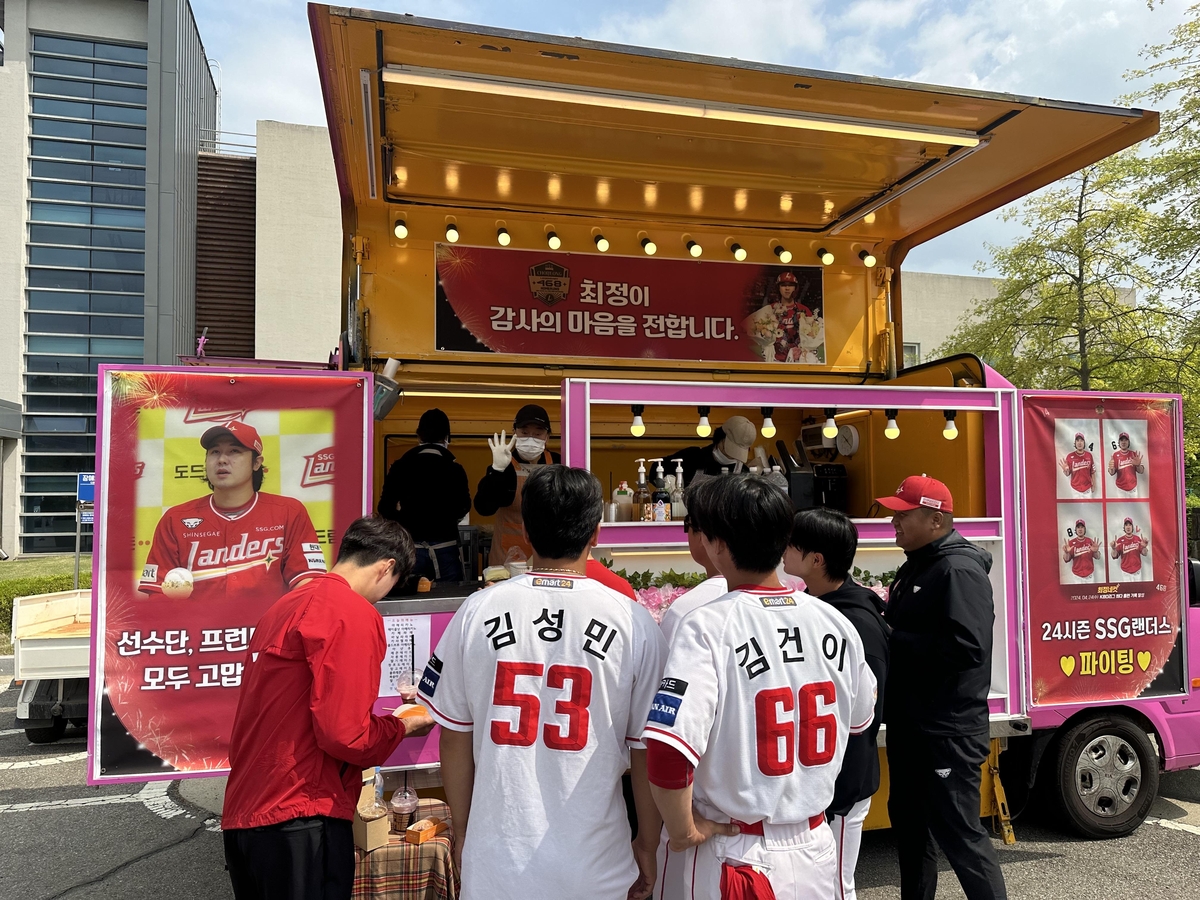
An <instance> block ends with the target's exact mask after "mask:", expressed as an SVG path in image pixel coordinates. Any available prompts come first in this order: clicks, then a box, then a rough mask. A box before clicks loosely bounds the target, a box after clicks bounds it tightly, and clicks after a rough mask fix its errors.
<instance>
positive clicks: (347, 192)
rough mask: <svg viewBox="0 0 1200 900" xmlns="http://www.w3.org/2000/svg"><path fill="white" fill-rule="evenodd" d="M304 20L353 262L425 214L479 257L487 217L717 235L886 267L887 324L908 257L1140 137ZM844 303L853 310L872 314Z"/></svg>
mask: <svg viewBox="0 0 1200 900" xmlns="http://www.w3.org/2000/svg"><path fill="white" fill-rule="evenodd" d="M309 16H310V21H311V25H312V32H313V37H314V42H315V47H316V54H317V62H318V66H319V69H320V78H321V86H322V90H323V92H324V98H325V104H326V110H327V114H328V120H329V127H330V133H331V140H332V143H333V152H334V159H335V162H336V166H337V174H338V181H339V186H340V189H341V195H342V202H343V214H344V219H345V229H346V232H347V234H349V235H356V236H359V237H365V238H366V239H367V240H368V241H369V242H370V244H371V248H372V249H371V252H373V253H377V252H378V250H379V249H380V243H381V242H384V243H385V245H386V243H388V242H390V243H392V244H395V243H396V240H395V238H391V237H389V234H390V229H391V226H392V222H393V221H394V220H395V219H396V218H397V217H398V216H399V215H401V214H403V215H404V216H405V220H406V225H407V227H408V228H409V235H410V239H409V240H408V241H407V242H406V244H405V246H406V248H408V249H416V248H422V247H426V246H428V247H430V249H432V246H431V244H430V243H428V242H429V241H430V240H431V239H433V238H435V237H439V238H440V234H441V232H442V229H443V227H444V225H445V224H446V217H447V215H452V216H454V217H456V218H457V219H458V222H457V224H458V226H459V227H460V229H461V231H462V233H463V240H464V242H466V243H475V242H477V241H480V240H482V239H484V238H486V242H487V243H493V240H494V237H493V236H494V234H495V230H496V225H495V221H496V219H498V218H499V219H503V220H504V222H505V227H507V229H508V230H509V231H510V232H511V233H512V238H513V246H514V247H520V246H528V245H529V243H530V242H531V241H533V242H538V241H540V239H541V238H542V236H543V234H544V231H545V229H546V228H547V227H548V226H547V223H548V222H549V223H551V224H552V225H553V228H554V230H555V231H556V233H557V234H558V235H559V236H561V238H562V240H563V249H565V250H572V249H580V248H584V247H586V248H587V249H588V250H593V248H592V247H591V246H590V243H589V242H590V239H591V237H592V234H591V232H593V231H594V230H595V229H596V228H598V227H599V228H602V229H603V230H604V234H605V236H606V237H607V238H609V239H610V241H611V242H612V245H613V250H614V252H621V251H619V250H618V246H619V245H621V246H626V247H627V248H628V247H632V248H634V249H635V250H636V249H637V247H638V244H639V243H640V240H641V239H640V238H639V237H638V235H649V236H650V237H651V238H652V239H654V240H655V241H656V243H657V245H658V248H659V255H660V256H669V257H680V258H686V254H687V248H686V241H685V240H683V239H682V238H683V237H685V236H686V237H687V238H688V239H694V240H696V241H699V242H700V243H702V244H703V246H704V248H705V255H706V258H708V257H710V256H712V255H714V254H715V253H716V252H717V248H722V251H724V248H725V247H728V246H729V244H730V243H731V242H734V241H738V242H740V243H741V244H742V246H744V247H746V249H747V250H748V251H749V254H750V259H751V260H753V259H754V258H755V257H756V255H757V256H761V257H764V258H769V251H770V250H771V249H773V246H775V245H779V244H782V245H786V247H787V248H788V249H789V250H791V251H792V253H793V256H794V259H795V260H796V261H797V262H799V263H801V264H805V263H811V262H812V261H813V260H814V259H815V254H816V251H817V250H819V249H822V248H826V249H829V250H830V251H832V252H833V254H834V256H835V257H836V259H837V260H838V261H839V262H841V261H853V263H855V264H858V259H857V255H858V253H860V252H861V251H862V250H863V249H866V250H868V251H870V252H871V253H872V254H873V255H874V256H875V257H876V258H877V259H878V260H879V263H880V270H881V272H882V271H884V270H890V280H891V281H892V284H891V285H888V287H891V288H892V294H893V296H892V298H891V304H892V311H893V318H894V319H895V320H896V323H897V325H896V327H897V330H898V329H899V319H900V315H899V310H900V306H899V291H898V288H899V278H898V274H897V273H898V270H899V267H900V264H901V262H902V261H903V259H904V256H905V255H906V254H907V252H908V251H909V250H910V249H912V248H913V247H914V246H916V245H918V244H920V243H923V242H924V241H927V240H929V239H931V238H933V237H936V236H937V235H940V234H942V233H944V232H946V231H948V230H950V229H952V228H954V227H956V226H958V225H961V224H963V223H964V222H968V221H970V220H972V219H975V218H977V217H979V216H981V215H983V214H985V213H987V212H989V211H991V210H994V209H996V208H998V207H1000V206H1003V205H1005V204H1007V203H1010V202H1012V201H1014V200H1016V199H1018V198H1020V197H1022V196H1025V195H1026V194H1028V193H1030V192H1031V191H1034V190H1036V189H1038V188H1040V187H1043V186H1044V185H1046V184H1049V183H1050V182H1052V181H1054V180H1056V179H1058V178H1061V177H1063V176H1065V175H1068V174H1070V173H1071V172H1074V171H1076V170H1078V169H1080V168H1082V167H1084V166H1086V165H1089V164H1091V163H1094V162H1096V161H1098V160H1100V159H1103V158H1104V157H1106V156H1108V155H1110V154H1112V153H1115V152H1117V151H1119V150H1121V149H1123V148H1125V147H1128V146H1130V145H1132V144H1134V143H1136V142H1138V141H1140V140H1142V139H1143V138H1145V137H1148V136H1150V135H1152V134H1154V133H1155V132H1156V131H1157V130H1158V114H1157V113H1155V112H1152V111H1147V110H1139V109H1122V108H1118V107H1110V106H1096V105H1088V104H1078V103H1064V102H1059V101H1052V100H1044V99H1040V98H1036V97H1023V96H1016V95H1008V94H997V93H988V92H983V91H973V90H965V89H961V88H946V87H938V86H932V85H922V84H913V83H907V82H900V81H891V80H886V79H880V78H867V77H862V76H853V75H843V74H837V73H831V72H819V71H814V70H810V69H799V68H791V67H786V66H771V65H765V64H761V63H753V62H745V61H742V60H737V59H732V58H730V59H719V58H715V57H708V56H699V55H694V54H685V53H673V52H669V51H665V50H653V49H646V48H641V47H629V46H622V45H616V44H607V43H600V42H595V41H585V40H582V39H580V38H564V37H554V36H548V35H541V34H533V33H526V32H516V31H508V30H503V29H495V28H485V27H481V26H475V25H465V24H459V23H452V22H442V21H435V20H430V19H422V18H417V17H414V16H410V15H397V14H389V13H380V12H368V11H364V10H359V9H351V8H345V7H331V6H324V5H317V4H311V5H310V6H309ZM401 210H404V212H403V213H401ZM472 231H477V232H479V234H478V235H472V234H471V232H472ZM541 246H543V247H544V246H545V245H544V244H541ZM624 252H630V251H629V250H628V249H627V250H626V251H624ZM726 258H728V257H726ZM429 259H430V263H431V262H432V254H430V255H429ZM771 261H774V260H773V259H772V260H771ZM372 268H375V267H374V266H372ZM832 271H834V270H831V274H832ZM375 274H378V270H376V272H375ZM880 280H881V281H882V280H883V277H882V276H881V278H880ZM835 289H836V288H834V286H832V285H830V286H829V287H827V292H831V290H835ZM863 299H866V298H862V299H860V300H859V302H857V303H854V304H853V307H854V308H855V309H854V312H855V313H856V314H857V316H856V317H857V318H858V319H860V320H861V318H862V315H863V314H864V313H865V314H866V315H867V316H868V317H869V318H872V319H873V318H874V313H875V312H876V311H875V310H871V309H870V308H869V307H870V306H871V305H873V304H872V303H870V302H868V303H867V304H866V307H868V308H864V304H863V302H862V300H863ZM874 299H875V298H874V297H872V298H871V301H874ZM427 305H428V304H427ZM372 309H373V313H372V315H373V316H377V315H378V314H379V312H380V311H379V310H377V309H375V308H374V307H372ZM886 317H887V311H886V310H882V318H883V319H886ZM377 321H378V320H377ZM381 324H382V323H381ZM409 324H410V327H415V328H416V329H417V330H418V332H419V329H420V327H421V325H422V324H423V323H422V322H421V317H420V316H417V317H416V319H415V320H413V319H411V318H410V322H409ZM847 324H849V323H848V322H847ZM883 325H885V322H882V321H881V322H876V321H868V322H867V323H866V326H867V331H868V333H871V334H873V333H877V332H879V331H881V330H883V328H882V326H883ZM377 339H378V341H379V346H380V348H381V349H382V348H383V345H384V344H393V343H394V342H393V341H391V340H385V338H384V336H383V334H381V333H380V332H379V331H376V333H375V334H374V335H372V336H371V340H372V343H373V345H374V342H375V341H376V340H377ZM855 343H856V345H857V347H856V348H855V351H852V352H850V353H839V354H836V355H834V356H835V358H834V359H831V360H830V361H829V362H830V363H831V364H833V365H834V366H835V367H841V366H845V367H847V368H853V369H856V370H858V371H862V369H863V368H864V367H865V366H864V364H865V362H866V361H867V360H866V359H865V358H863V356H864V355H865V357H867V358H870V357H873V356H879V355H880V354H886V353H889V352H890V348H889V347H888V346H886V345H884V346H880V345H878V344H875V345H874V346H872V344H873V343H874V342H872V341H867V342H866V345H865V354H864V353H863V352H862V350H863V349H864V345H863V344H862V343H861V342H860V341H856V342H855ZM387 349H388V350H389V351H392V352H395V353H396V355H402V356H404V357H405V358H406V359H411V358H412V357H413V356H414V355H424V354H425V353H427V352H429V351H432V350H433V345H432V342H430V343H429V344H428V345H427V346H424V347H422V346H416V347H409V348H406V351H405V352H404V353H402V354H400V353H399V350H400V348H399V347H396V346H390V347H387ZM856 356H857V357H859V358H857V359H855V358H854V357H856ZM884 363H886V359H884V358H877V359H875V365H874V366H873V367H872V371H874V372H875V373H880V372H881V371H883V370H885V369H886V368H887V366H886V365H884Z"/></svg>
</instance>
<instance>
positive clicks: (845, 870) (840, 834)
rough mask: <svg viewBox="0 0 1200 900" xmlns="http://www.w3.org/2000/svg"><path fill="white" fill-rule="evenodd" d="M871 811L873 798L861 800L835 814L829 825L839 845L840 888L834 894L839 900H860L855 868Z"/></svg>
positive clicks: (835, 841)
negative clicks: (843, 813) (840, 814)
mask: <svg viewBox="0 0 1200 900" xmlns="http://www.w3.org/2000/svg"><path fill="white" fill-rule="evenodd" d="M870 811H871V798H870V797H868V798H867V799H866V800H859V801H858V802H857V803H855V804H854V805H853V806H852V807H850V811H849V812H848V813H846V815H844V816H833V817H831V818H830V820H829V827H830V829H831V830H832V831H833V841H834V843H835V844H836V845H837V863H838V872H839V876H840V888H841V889H840V890H839V892H838V893H836V894H834V895H833V896H834V897H835V898H837V900H858V893H857V892H856V891H855V890H854V869H855V867H856V866H857V865H858V851H859V849H860V848H861V847H862V829H863V822H864V821H866V818H867V813H869V812H870Z"/></svg>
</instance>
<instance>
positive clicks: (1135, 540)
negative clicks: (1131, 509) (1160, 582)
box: [1108, 516, 1150, 575]
mask: <svg viewBox="0 0 1200 900" xmlns="http://www.w3.org/2000/svg"><path fill="white" fill-rule="evenodd" d="M1108 546H1109V549H1110V550H1111V551H1112V558H1113V559H1119V560H1121V571H1122V572H1124V573H1125V574H1126V575H1136V574H1137V573H1138V572H1140V571H1142V557H1143V556H1145V555H1146V550H1147V549H1148V548H1149V547H1150V544H1149V542H1148V541H1147V540H1146V538H1145V537H1143V536H1142V535H1140V534H1138V532H1137V531H1136V530H1134V527H1133V519H1131V518H1129V517H1128V516H1126V517H1125V521H1124V522H1123V523H1121V534H1119V535H1118V536H1117V537H1116V539H1115V540H1113V541H1111V542H1110V543H1109V545H1108Z"/></svg>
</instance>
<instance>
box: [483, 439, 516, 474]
mask: <svg viewBox="0 0 1200 900" xmlns="http://www.w3.org/2000/svg"><path fill="white" fill-rule="evenodd" d="M505 437H506V434H505V433H504V432H503V431H502V432H500V433H499V434H493V435H492V436H491V437H490V438H488V447H489V448H491V451H492V468H493V469H495V470H496V471H497V472H503V471H504V470H505V469H507V468H508V467H509V466H511V465H512V454H513V447H514V446H515V445H516V443H517V436H516V435H515V434H514V435H513V436H512V437H511V438H509V439H508V440H507V441H506V440H505Z"/></svg>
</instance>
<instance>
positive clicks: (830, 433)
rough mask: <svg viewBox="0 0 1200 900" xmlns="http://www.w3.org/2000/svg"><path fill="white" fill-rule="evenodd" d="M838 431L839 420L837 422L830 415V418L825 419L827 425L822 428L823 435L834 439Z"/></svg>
mask: <svg viewBox="0 0 1200 900" xmlns="http://www.w3.org/2000/svg"><path fill="white" fill-rule="evenodd" d="M837 433H838V425H837V422H835V421H834V420H833V417H832V416H830V417H829V418H828V419H826V420H825V425H824V426H823V427H822V428H821V437H827V438H829V439H830V440H831V441H832V440H833V439H834V438H835V437H837Z"/></svg>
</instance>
